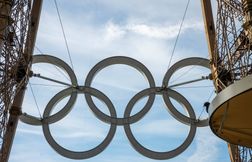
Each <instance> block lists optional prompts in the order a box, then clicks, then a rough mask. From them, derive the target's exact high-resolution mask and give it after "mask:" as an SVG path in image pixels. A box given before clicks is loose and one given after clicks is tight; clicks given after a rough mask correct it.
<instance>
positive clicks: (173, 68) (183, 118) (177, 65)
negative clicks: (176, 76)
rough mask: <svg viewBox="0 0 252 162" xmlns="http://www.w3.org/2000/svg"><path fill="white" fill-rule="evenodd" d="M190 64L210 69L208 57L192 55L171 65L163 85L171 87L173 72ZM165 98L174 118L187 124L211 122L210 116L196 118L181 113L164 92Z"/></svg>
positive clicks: (202, 124)
mask: <svg viewBox="0 0 252 162" xmlns="http://www.w3.org/2000/svg"><path fill="white" fill-rule="evenodd" d="M190 65H198V66H203V67H205V68H208V69H210V66H209V60H208V59H204V58H199V57H192V58H187V59H183V60H181V61H179V62H177V63H175V64H174V65H173V66H171V67H170V69H169V70H168V71H167V72H166V74H165V76H164V79H163V86H165V87H169V85H168V84H169V81H170V79H171V76H172V75H173V73H175V72H176V71H177V70H179V69H181V68H183V67H185V66H190ZM163 98H164V101H165V104H166V105H167V107H168V109H169V111H170V113H171V114H172V115H173V116H174V118H176V119H177V120H179V121H181V122H183V123H186V124H189V125H190V124H193V123H194V124H196V126H198V127H205V126H208V124H209V122H208V118H207V119H202V120H200V119H199V120H195V119H192V118H190V117H187V116H185V115H184V114H182V113H180V112H179V111H178V110H177V109H176V108H175V106H174V105H173V104H172V102H171V100H170V98H169V96H168V95H167V94H166V93H164V94H163Z"/></svg>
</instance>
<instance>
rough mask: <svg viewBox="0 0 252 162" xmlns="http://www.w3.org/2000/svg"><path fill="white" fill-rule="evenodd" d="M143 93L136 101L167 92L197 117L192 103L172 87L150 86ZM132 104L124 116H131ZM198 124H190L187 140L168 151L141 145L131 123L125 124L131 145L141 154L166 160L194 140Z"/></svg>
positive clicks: (192, 116)
mask: <svg viewBox="0 0 252 162" xmlns="http://www.w3.org/2000/svg"><path fill="white" fill-rule="evenodd" d="M142 92H143V93H141V95H138V97H137V98H136V99H135V103H136V101H137V100H139V99H141V98H143V97H144V96H147V95H150V94H153V93H157V94H160V93H167V94H168V96H169V97H172V98H173V99H175V100H177V101H178V102H179V103H180V104H181V105H183V106H184V107H185V109H186V110H187V112H188V114H189V116H190V118H195V113H194V111H193V109H192V108H191V106H190V103H189V102H188V101H187V100H186V99H185V98H184V97H183V96H182V95H180V94H179V93H177V92H176V91H173V90H171V89H168V90H167V91H166V90H162V87H155V88H148V89H147V90H144V91H142ZM135 103H133V104H132V106H130V107H127V109H126V111H125V114H124V117H125V118H128V117H129V116H130V113H131V111H132V109H133V106H134V104H135ZM196 128H197V127H196V125H193V124H192V125H190V131H189V134H188V136H187V138H186V140H185V141H184V142H183V143H182V144H181V145H180V146H179V147H177V148H176V149H174V150H171V151H166V152H156V151H152V150H149V149H147V148H145V147H144V146H143V145H141V144H140V143H139V142H138V141H137V140H136V138H135V137H134V135H133V133H132V131H131V128H130V125H129V124H125V125H124V130H125V133H126V135H127V137H128V139H129V141H130V143H131V145H132V146H133V147H134V149H135V150H136V151H138V152H139V153H140V154H142V155H144V156H146V157H149V158H152V159H158V160H164V159H170V158H173V157H175V156H177V155H179V154H180V153H182V152H183V151H184V150H185V149H186V148H187V147H188V146H189V145H190V144H191V142H192V140H193V138H194V136H195V133H196Z"/></svg>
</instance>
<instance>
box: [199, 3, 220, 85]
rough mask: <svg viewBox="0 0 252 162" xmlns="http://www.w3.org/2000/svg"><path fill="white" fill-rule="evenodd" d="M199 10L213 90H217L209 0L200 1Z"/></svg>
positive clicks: (212, 24)
mask: <svg viewBox="0 0 252 162" xmlns="http://www.w3.org/2000/svg"><path fill="white" fill-rule="evenodd" d="M201 6H202V7H201V8H202V13H203V18H204V25H205V32H206V39H207V43H208V51H209V58H210V67H211V71H212V77H213V81H214V86H215V89H217V86H218V85H217V84H216V81H215V80H216V79H217V76H218V74H217V70H216V68H217V66H216V65H215V64H214V63H215V62H216V60H217V59H218V55H217V54H216V51H215V40H216V34H215V25H214V19H213V12H212V5H211V1H210V0H201Z"/></svg>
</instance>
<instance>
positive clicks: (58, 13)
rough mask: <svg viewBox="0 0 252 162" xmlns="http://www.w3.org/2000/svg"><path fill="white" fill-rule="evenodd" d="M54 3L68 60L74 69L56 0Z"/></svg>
mask: <svg viewBox="0 0 252 162" xmlns="http://www.w3.org/2000/svg"><path fill="white" fill-rule="evenodd" d="M54 4H55V7H56V10H57V14H58V18H59V21H60V26H61V30H62V33H63V37H64V41H65V44H66V48H67V53H68V57H69V60H70V63H71V67H72V69H73V70H74V67H73V62H72V58H71V54H70V50H69V47H68V43H67V39H66V34H65V30H64V26H63V23H62V20H61V16H60V12H59V8H58V4H57V0H54Z"/></svg>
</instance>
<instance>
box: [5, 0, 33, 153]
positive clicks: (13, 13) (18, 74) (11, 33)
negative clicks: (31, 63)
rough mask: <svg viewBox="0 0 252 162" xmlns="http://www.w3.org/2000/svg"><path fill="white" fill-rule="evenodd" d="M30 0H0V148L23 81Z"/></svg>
mask: <svg viewBox="0 0 252 162" xmlns="http://www.w3.org/2000/svg"><path fill="white" fill-rule="evenodd" d="M30 11H31V0H22V1H20V0H0V52H1V53H0V148H1V155H2V151H3V149H2V146H3V141H4V138H5V132H6V128H7V123H8V119H9V110H10V107H11V104H12V102H13V100H14V96H15V94H16V93H17V92H18V91H19V90H20V87H22V85H23V84H24V83H25V79H24V77H23V76H25V73H26V71H25V69H24V68H23V67H24V66H26V65H27V63H26V61H25V60H26V58H25V57H24V56H25V55H24V52H25V47H26V43H27V38H28V37H27V34H28V24H29V21H30Z"/></svg>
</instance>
